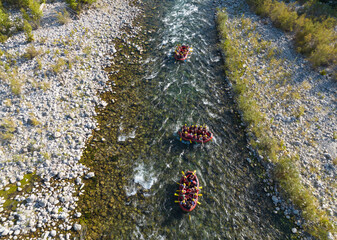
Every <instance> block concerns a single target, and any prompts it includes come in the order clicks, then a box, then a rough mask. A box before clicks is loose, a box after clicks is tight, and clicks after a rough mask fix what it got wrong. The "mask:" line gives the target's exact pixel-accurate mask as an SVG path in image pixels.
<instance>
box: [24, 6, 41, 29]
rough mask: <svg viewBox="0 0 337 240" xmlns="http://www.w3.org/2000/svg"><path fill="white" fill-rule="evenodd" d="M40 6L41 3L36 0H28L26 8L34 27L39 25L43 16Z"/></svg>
mask: <svg viewBox="0 0 337 240" xmlns="http://www.w3.org/2000/svg"><path fill="white" fill-rule="evenodd" d="M40 6H41V5H40V3H39V2H38V1H35V0H28V8H29V10H30V14H31V19H32V21H33V23H34V25H35V27H36V28H37V27H39V26H40V19H41V17H42V16H43V13H42V11H41V10H40Z"/></svg>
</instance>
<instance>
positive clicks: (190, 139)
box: [178, 125, 213, 144]
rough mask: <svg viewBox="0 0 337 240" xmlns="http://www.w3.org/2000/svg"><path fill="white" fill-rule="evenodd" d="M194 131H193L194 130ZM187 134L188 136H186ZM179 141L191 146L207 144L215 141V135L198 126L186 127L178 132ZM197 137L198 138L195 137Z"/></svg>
mask: <svg viewBox="0 0 337 240" xmlns="http://www.w3.org/2000/svg"><path fill="white" fill-rule="evenodd" d="M192 129H193V130H192ZM186 132H187V134H186ZM200 134H201V135H200ZM178 135H179V139H180V141H182V142H183V143H186V144H191V143H207V142H209V141H212V139H213V133H211V132H210V131H208V130H207V129H206V128H204V127H201V129H200V127H197V126H194V125H192V126H190V127H187V126H186V125H185V126H183V127H182V128H181V129H180V130H179V131H178ZM195 135H196V136H195Z"/></svg>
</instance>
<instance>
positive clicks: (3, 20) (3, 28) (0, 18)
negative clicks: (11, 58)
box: [0, 2, 11, 42]
mask: <svg viewBox="0 0 337 240" xmlns="http://www.w3.org/2000/svg"><path fill="white" fill-rule="evenodd" d="M10 28H11V21H10V20H9V17H8V14H7V13H6V12H5V11H4V10H3V9H2V8H1V2H0V42H5V41H6V40H7V37H8V34H9V30H10Z"/></svg>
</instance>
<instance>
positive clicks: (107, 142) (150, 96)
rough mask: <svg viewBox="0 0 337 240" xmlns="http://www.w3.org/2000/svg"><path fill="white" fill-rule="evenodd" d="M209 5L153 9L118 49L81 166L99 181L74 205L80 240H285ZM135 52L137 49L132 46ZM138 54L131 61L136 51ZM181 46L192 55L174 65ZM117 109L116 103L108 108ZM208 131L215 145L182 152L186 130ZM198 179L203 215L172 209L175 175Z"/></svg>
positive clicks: (188, 1) (167, 4)
mask: <svg viewBox="0 0 337 240" xmlns="http://www.w3.org/2000/svg"><path fill="white" fill-rule="evenodd" d="M216 7H218V4H215V3H214V1H213V0H162V1H149V3H147V9H148V11H146V12H145V14H146V18H144V22H143V25H144V32H143V35H142V37H141V38H140V37H139V39H137V38H136V39H135V40H132V39H130V40H129V41H120V42H119V43H118V44H119V49H120V50H121V53H120V55H119V58H118V59H119V61H118V62H116V63H115V64H114V66H113V67H112V68H111V69H108V71H112V72H113V73H114V74H113V76H112V81H113V82H114V83H115V85H113V86H112V93H111V94H106V95H103V97H104V98H105V100H106V101H107V102H109V103H110V104H109V105H108V106H107V107H106V108H105V110H104V111H102V113H101V114H100V116H99V121H100V123H101V125H100V128H101V130H100V131H98V132H96V133H95V135H94V138H93V140H92V141H91V142H90V143H88V147H87V150H86V153H85V156H84V163H85V164H86V165H88V166H89V167H91V168H92V169H93V170H94V171H95V173H96V176H95V178H94V180H90V181H88V183H87V187H86V192H87V193H86V195H85V196H84V197H82V199H81V200H80V205H81V206H82V208H83V211H84V217H83V223H85V224H86V226H87V228H86V229H85V231H84V233H83V234H82V235H83V236H82V237H83V238H85V239H290V238H291V234H290V230H289V229H291V227H290V225H291V223H290V222H289V220H286V219H285V218H284V217H283V216H282V214H276V213H274V206H273V203H272V201H271V199H270V197H268V196H267V195H266V193H265V191H264V190H263V189H264V187H265V185H264V183H263V177H261V176H263V170H261V167H259V166H257V167H255V168H254V167H252V166H251V164H249V163H248V161H247V158H251V156H250V155H249V151H248V150H247V142H246V138H245V132H244V129H243V127H242V126H241V122H240V120H239V117H238V115H237V114H236V109H235V104H234V103H233V100H232V98H231V93H230V87H229V86H228V83H227V82H226V78H225V72H224V69H223V60H222V57H221V54H220V51H219V42H218V38H217V32H216V25H215V15H214V14H215V12H216ZM132 42H133V43H132ZM136 44H138V45H143V46H144V48H145V49H146V50H147V51H146V52H145V53H142V54H141V55H140V54H137V50H136V48H134V46H135V45H136ZM177 44H187V45H191V46H192V47H193V53H192V54H191V56H190V58H189V59H188V60H187V61H186V62H183V63H180V62H176V61H175V60H174V58H173V56H172V52H173V51H174V48H175V46H176V45H177ZM112 99H114V100H112ZM185 123H186V124H207V125H208V127H209V128H210V130H211V131H212V132H213V133H214V141H212V142H209V143H207V144H204V145H200V144H199V145H185V144H183V143H181V142H180V141H179V139H178V137H177V135H176V132H177V130H178V129H179V128H180V127H181V126H182V125H183V124H185ZM187 170H192V171H193V170H196V172H197V176H198V177H199V180H200V185H201V186H202V187H203V189H202V190H201V193H202V194H203V196H202V197H200V199H199V200H200V202H201V205H198V206H197V208H196V209H195V210H194V211H193V212H191V213H189V214H184V213H182V212H181V210H180V208H179V206H178V205H177V204H176V203H174V201H175V200H176V197H175V196H174V193H175V191H176V189H177V187H178V185H177V183H176V182H177V181H179V179H180V177H181V171H187Z"/></svg>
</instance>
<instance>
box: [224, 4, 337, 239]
mask: <svg viewBox="0 0 337 240" xmlns="http://www.w3.org/2000/svg"><path fill="white" fill-rule="evenodd" d="M223 7H225V8H226V10H225V11H226V12H227V14H228V19H227V21H226V23H225V24H226V27H227V29H228V31H227V39H228V40H229V42H230V43H231V44H234V46H233V47H234V49H237V54H238V55H237V56H239V61H238V62H239V63H240V65H238V66H237V71H238V72H239V73H235V72H230V73H229V75H231V76H238V75H236V74H239V75H240V74H242V75H240V77H238V79H240V81H239V82H236V85H235V86H234V90H235V91H236V92H237V93H239V95H240V94H242V93H243V94H242V95H241V96H239V97H238V98H237V101H238V102H239V105H240V104H241V106H242V107H243V108H246V110H247V111H246V110H245V109H241V110H243V116H245V117H246V119H244V120H245V121H246V122H247V119H248V120H249V121H248V132H249V133H248V138H249V139H251V140H253V141H251V143H252V142H253V143H255V145H256V146H259V147H258V148H259V152H260V153H263V152H264V149H263V148H265V149H268V150H270V149H272V150H276V152H269V154H267V156H268V157H269V156H271V157H275V156H273V154H275V153H276V154H277V157H275V159H274V160H273V161H271V162H272V164H270V166H271V168H270V169H271V170H272V171H271V172H270V173H271V174H276V175H277V174H283V175H284V174H289V177H288V180H287V181H286V182H283V183H282V184H283V186H287V191H292V192H290V195H294V194H295V193H300V192H303V189H302V188H303V187H304V188H306V189H307V190H306V191H307V192H306V193H308V192H310V194H311V192H312V195H313V196H314V198H316V199H312V198H311V197H310V196H309V195H305V196H297V198H296V200H295V202H297V204H299V205H303V206H317V208H318V209H320V210H322V211H323V212H325V213H324V214H323V215H321V216H314V214H311V213H315V214H317V213H319V212H318V211H317V210H316V209H311V211H312V212H310V211H308V212H307V211H303V212H302V214H303V215H305V216H306V218H307V220H308V219H310V221H311V220H313V221H317V219H319V220H318V221H319V222H320V223H321V224H322V223H323V222H324V221H325V220H324V215H325V214H326V216H327V217H328V219H329V220H328V221H330V222H331V223H333V224H334V225H335V226H336V224H337V208H336V198H337V185H336V177H337V125H336V122H337V114H336V96H337V95H336V93H337V91H336V82H335V81H333V80H332V78H331V77H330V76H328V75H327V74H326V72H327V71H326V70H325V69H324V68H322V69H313V68H312V67H311V66H310V63H308V61H306V60H305V59H304V57H303V56H302V55H300V54H298V53H296V51H295V49H294V45H293V41H292V39H293V36H292V35H290V34H285V33H284V32H283V31H281V30H279V29H277V28H275V27H274V26H273V25H272V23H271V21H270V20H269V19H267V18H261V17H258V16H257V15H255V14H254V13H252V12H251V11H250V9H249V7H248V5H247V4H246V2H245V1H243V0H242V1H225V2H223ZM229 42H228V43H229ZM228 43H227V44H228ZM237 56H236V57H237ZM226 57H228V58H233V56H226ZM234 58H235V57H234ZM225 60H226V59H225ZM237 60H238V59H237ZM238 83H239V84H238ZM247 99H249V100H247ZM246 103H247V104H248V105H246V106H245V104H246ZM247 113H248V114H249V116H248V115H247ZM245 117H244V118H245ZM261 129H263V130H266V131H265V132H261V131H260V130H261ZM251 133H258V135H259V136H256V135H255V136H253V135H252V134H251ZM267 137H268V138H267ZM272 139H275V140H276V141H275V142H270V141H269V140H272ZM265 140H268V141H266V142H264V141H265ZM261 157H262V158H263V154H262V155H261ZM264 157H266V155H264ZM277 159H278V160H277ZM281 159H283V160H281ZM248 160H249V159H248ZM249 161H250V160H249ZM282 161H283V162H282ZM275 165H276V166H280V165H282V167H283V168H284V169H282V171H279V172H277V171H276V173H275V172H274V173H272V172H273V169H274V167H275ZM283 170H284V171H283ZM290 175H291V176H290ZM276 177H277V178H278V177H279V178H281V179H283V180H284V179H285V178H284V177H285V176H276ZM291 179H294V180H296V181H297V179H300V180H299V181H300V184H298V183H297V182H296V181H294V182H293V183H291V182H289V180H291ZM282 184H281V185H282ZM302 186H303V187H302ZM274 190H276V192H278V191H277V190H279V189H278V188H277V187H276V186H275V189H274ZM288 193H289V192H288ZM272 199H273V201H274V203H275V207H276V209H275V210H276V211H279V210H280V208H279V206H280V204H282V202H284V200H282V199H280V198H279V197H278V196H276V195H274V196H272ZM301 199H302V200H301ZM309 201H310V203H308V202H309ZM316 202H317V204H316ZM306 210H308V209H306ZM285 214H286V215H287V211H285ZM310 215H312V216H310ZM314 219H316V220H314ZM309 228H310V227H309ZM313 228H315V227H313ZM294 231H295V232H296V229H295V230H294ZM319 231H320V230H319V229H317V231H316V233H317V232H319ZM327 237H328V238H329V239H336V236H335V235H334V234H333V232H328V234H327Z"/></svg>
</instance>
